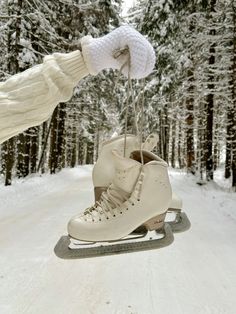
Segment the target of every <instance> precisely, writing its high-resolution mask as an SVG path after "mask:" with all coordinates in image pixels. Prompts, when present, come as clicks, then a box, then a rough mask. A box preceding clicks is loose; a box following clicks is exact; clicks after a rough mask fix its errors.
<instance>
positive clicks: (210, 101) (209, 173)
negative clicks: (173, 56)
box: [206, 0, 216, 181]
mask: <svg viewBox="0 0 236 314" xmlns="http://www.w3.org/2000/svg"><path fill="white" fill-rule="evenodd" d="M215 5H216V0H211V2H210V12H211V14H212V13H213V12H215ZM215 34H216V31H215V29H211V30H210V35H211V36H212V37H214V35H215ZM215 46H216V44H215V43H212V44H211V46H210V50H209V51H210V57H209V60H208V64H209V69H210V71H209V72H210V74H209V76H208V90H209V93H208V95H207V99H206V102H207V108H206V114H207V125H206V179H207V181H210V180H213V171H214V169H213V109H214V87H215V85H214V74H213V72H212V70H211V66H212V65H214V64H215Z"/></svg>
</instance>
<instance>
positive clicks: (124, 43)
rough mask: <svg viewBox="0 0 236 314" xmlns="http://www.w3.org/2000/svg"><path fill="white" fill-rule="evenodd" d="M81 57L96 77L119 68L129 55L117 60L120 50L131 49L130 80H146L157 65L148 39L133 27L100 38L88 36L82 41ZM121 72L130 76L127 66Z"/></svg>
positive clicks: (119, 29) (122, 28)
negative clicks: (115, 54)
mask: <svg viewBox="0 0 236 314" xmlns="http://www.w3.org/2000/svg"><path fill="white" fill-rule="evenodd" d="M81 46H82V54H83V57H84V60H85V63H86V65H87V67H88V70H89V72H90V74H92V75H96V74H97V73H98V72H100V71H101V70H103V69H107V68H112V69H120V68H121V67H122V65H124V63H125V62H126V61H128V55H127V54H126V55H121V56H120V57H118V58H114V53H115V52H116V51H117V50H118V49H123V48H126V47H128V48H129V53H130V77H131V78H136V79H139V78H143V77H146V76H147V75H149V74H150V73H151V72H152V70H153V68H154V65H155V52H154V49H153V47H152V45H151V44H150V43H149V42H148V40H147V39H146V38H145V37H144V36H143V35H141V34H140V33H139V32H137V31H136V30H134V29H133V28H132V27H130V26H121V27H119V28H117V29H115V30H114V31H112V32H111V33H109V34H107V35H105V36H103V37H101V38H92V37H91V36H85V37H83V38H82V40H81ZM122 73H123V74H125V75H126V76H128V64H127V65H126V66H125V67H124V68H123V70H122Z"/></svg>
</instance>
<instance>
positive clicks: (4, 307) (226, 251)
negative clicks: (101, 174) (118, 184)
mask: <svg viewBox="0 0 236 314" xmlns="http://www.w3.org/2000/svg"><path fill="white" fill-rule="evenodd" d="M170 173H171V181H172V185H173V190H175V191H176V192H177V193H178V194H179V195H180V196H181V197H182V198H183V200H184V209H185V211H186V213H187V214H188V216H189V218H190V220H191V222H192V228H191V229H190V230H189V231H187V232H185V233H182V234H176V235H175V241H174V243H173V244H172V245H171V246H169V247H166V248H163V249H160V250H157V251H148V252H139V253H132V254H124V255H117V256H107V257H99V258H92V259H84V260H62V259H59V258H57V257H56V256H55V255H54V252H53V248H54V245H55V244H56V242H57V240H58V239H59V237H60V236H61V235H62V234H63V233H66V224H67V221H68V219H69V218H70V217H71V216H72V215H74V214H75V213H77V212H78V211H79V210H82V209H84V208H85V207H86V206H88V205H89V204H91V202H92V198H93V196H92V191H93V189H92V183H91V179H90V174H91V167H89V166H86V167H78V168H76V169H69V170H63V171H62V172H61V173H59V174H57V175H54V176H50V175H44V176H42V177H39V176H38V177H37V176H36V177H31V178H29V179H27V180H25V181H24V180H21V181H16V182H15V183H14V184H13V186H11V187H3V186H1V188H0V249H1V253H0V313H1V314H23V313H27V314H36V313H37V314H159V313H163V314H195V313H196V314H235V311H236V194H233V193H230V192H229V191H227V190H226V189H225V188H224V190H223V189H222V188H221V187H219V186H218V185H217V184H211V185H208V186H206V185H204V186H198V185H196V183H195V181H194V179H193V177H192V176H187V175H185V174H183V173H181V172H178V171H173V170H171V171H170ZM218 179H219V180H220V178H219V176H218Z"/></svg>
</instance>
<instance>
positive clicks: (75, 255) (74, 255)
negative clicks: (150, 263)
mask: <svg viewBox="0 0 236 314" xmlns="http://www.w3.org/2000/svg"><path fill="white" fill-rule="evenodd" d="M160 235H162V237H161V238H160ZM140 237H141V238H142V239H143V240H140ZM173 241H174V236H173V233H172V230H171V227H170V226H169V225H168V224H164V227H163V230H162V232H161V233H160V232H156V231H150V232H148V233H147V234H146V235H144V236H138V237H135V238H130V235H129V239H128V240H126V239H125V238H124V239H121V240H120V241H111V242H96V243H94V242H92V243H90V242H88V244H87V243H86V242H85V243H86V244H87V245H85V244H83V245H78V244H77V245H76V246H75V247H74V246H72V247H71V238H70V237H69V236H62V237H61V238H60V239H59V241H58V242H57V244H56V246H55V248H54V252H55V254H56V255H57V256H58V257H60V258H63V259H80V258H89V257H98V256H106V255H114V254H123V253H131V252H138V251H146V250H154V249H160V248H162V247H165V246H168V245H170V244H171V243H172V242H173Z"/></svg>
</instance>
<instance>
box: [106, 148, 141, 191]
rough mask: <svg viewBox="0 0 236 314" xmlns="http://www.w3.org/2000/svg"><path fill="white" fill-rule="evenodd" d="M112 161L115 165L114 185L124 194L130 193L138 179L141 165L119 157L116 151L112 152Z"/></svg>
mask: <svg viewBox="0 0 236 314" xmlns="http://www.w3.org/2000/svg"><path fill="white" fill-rule="evenodd" d="M112 159H113V162H114V165H115V176H114V178H113V183H114V185H115V186H117V187H118V188H119V189H121V190H123V191H124V192H127V193H131V192H132V191H133V188H134V186H135V184H136V181H137V179H138V177H139V174H140V168H141V164H140V163H139V162H137V161H136V160H133V159H130V158H125V157H122V156H120V155H119V153H118V151H116V150H113V151H112Z"/></svg>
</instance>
